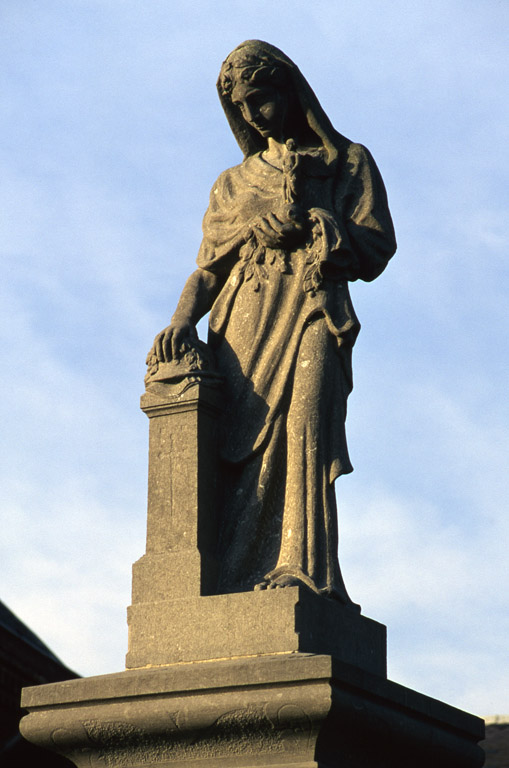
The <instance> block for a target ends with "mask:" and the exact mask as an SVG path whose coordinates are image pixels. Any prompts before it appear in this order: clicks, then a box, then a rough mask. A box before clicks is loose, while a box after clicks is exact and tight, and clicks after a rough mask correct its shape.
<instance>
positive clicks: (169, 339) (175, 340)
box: [149, 320, 198, 363]
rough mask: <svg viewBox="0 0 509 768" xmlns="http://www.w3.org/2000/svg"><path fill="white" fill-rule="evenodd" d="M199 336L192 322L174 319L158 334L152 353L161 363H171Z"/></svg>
mask: <svg viewBox="0 0 509 768" xmlns="http://www.w3.org/2000/svg"><path fill="white" fill-rule="evenodd" d="M197 338H198V335H197V333H196V328H195V327H194V325H193V324H192V323H191V322H189V321H188V320H174V321H173V322H172V323H171V324H170V325H169V326H168V327H167V328H164V329H163V330H162V331H161V332H160V333H158V334H157V336H156V337H155V339H154V344H153V346H152V349H151V353H153V354H154V355H155V356H156V358H157V359H158V360H159V362H160V363H169V362H170V361H171V360H178V359H179V358H180V357H181V356H182V355H183V354H184V353H185V352H186V350H187V349H188V348H189V347H191V346H192V345H193V343H194V342H195V341H196V340H197ZM149 355H150V353H149Z"/></svg>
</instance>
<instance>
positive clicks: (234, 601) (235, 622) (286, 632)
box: [127, 587, 386, 676]
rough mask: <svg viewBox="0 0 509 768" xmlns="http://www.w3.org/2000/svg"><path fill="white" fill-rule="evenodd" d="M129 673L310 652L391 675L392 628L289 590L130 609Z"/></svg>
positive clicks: (296, 589)
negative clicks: (181, 664) (207, 661)
mask: <svg viewBox="0 0 509 768" xmlns="http://www.w3.org/2000/svg"><path fill="white" fill-rule="evenodd" d="M128 621H129V652H128V654H127V668H135V667H144V666H148V665H161V664H174V663H176V662H182V661H196V660H202V659H222V658H229V657H235V656H251V655H259V654H272V653H288V652H290V651H305V652H308V653H327V654H331V655H333V656H335V657H336V658H337V659H340V660H342V661H345V662H347V663H349V664H353V665H356V666H359V667H361V668H362V669H365V670H367V671H369V672H372V673H374V674H378V675H382V676H385V675H386V629H385V626H383V625H382V624H379V623H378V622H376V621H373V620H372V619H368V618H366V617H364V616H360V615H359V614H358V612H357V611H355V610H354V609H349V608H346V607H345V606H343V605H341V604H340V603H338V602H336V601H333V600H328V599H326V598H324V597H320V596H318V595H315V594H313V593H312V592H310V591H309V590H306V589H305V588H303V587H286V588H284V589H275V590H267V591H258V592H241V593H237V594H231V595H214V596H211V597H198V598H193V599H190V598H182V599H180V600H173V601H165V602H153V603H142V604H138V605H134V604H133V605H132V606H131V607H130V608H129V609H128Z"/></svg>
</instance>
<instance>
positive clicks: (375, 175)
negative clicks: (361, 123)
mask: <svg viewBox="0 0 509 768" xmlns="http://www.w3.org/2000/svg"><path fill="white" fill-rule="evenodd" d="M218 90H219V97H220V99H221V103H222V105H223V109H224V111H225V113H226V117H227V119H228V122H229V124H230V127H231V129H232V131H233V133H234V135H235V138H236V139H237V141H238V143H239V145H240V148H241V149H242V151H243V153H244V160H243V162H242V163H241V164H240V165H237V166H235V167H234V168H231V169H229V170H227V171H225V172H224V173H222V174H221V175H220V177H219V179H218V180H217V182H216V183H215V185H214V187H213V189H212V192H211V195H210V205H209V208H208V210H207V212H206V214H205V218H204V222H203V234H204V237H203V242H202V245H201V247H200V251H199V254H198V260H197V263H198V269H197V270H196V271H195V272H194V273H193V274H192V275H191V277H190V278H189V279H188V281H187V283H186V285H185V288H184V290H183V293H182V296H181V298H180V301H179V303H178V306H177V309H176V312H175V314H174V315H173V318H172V320H171V324H170V325H169V326H168V327H167V328H166V329H164V330H163V331H161V333H159V334H158V336H156V339H155V341H154V345H153V347H152V350H151V352H150V353H149V358H148V362H149V366H150V365H152V366H153V367H154V366H155V368H157V365H158V364H163V363H164V364H168V363H171V362H173V363H174V364H177V365H178V363H179V361H180V360H182V359H183V358H185V357H186V355H187V357H188V358H189V356H191V358H193V355H194V356H195V357H196V354H197V353H196V350H198V358H199V359H202V356H203V355H202V352H203V349H202V347H203V346H204V345H202V343H201V342H198V339H197V334H196V330H195V326H196V323H197V322H198V320H200V318H202V317H203V316H204V315H205V314H206V313H207V312H209V311H210V319H209V337H208V346H209V350H211V352H212V354H213V356H214V358H215V364H216V367H217V370H218V372H219V374H220V375H221V376H222V377H223V378H224V396H225V411H224V417H223V419H222V422H221V435H220V474H219V493H220V500H219V509H218V514H219V542H218V561H219V563H220V576H219V583H218V588H217V591H218V592H219V593H226V592H243V591H248V590H252V589H273V588H277V587H285V586H290V585H304V586H307V587H308V588H309V589H311V590H312V591H313V592H315V593H319V594H321V595H324V596H326V597H329V598H335V599H337V600H339V601H341V602H343V603H345V604H351V603H350V599H349V597H348V595H347V592H346V589H345V586H344V583H343V579H342V576H341V572H340V568H339V562H338V555H337V549H338V526H337V513H336V499H335V494H334V481H335V479H336V478H337V477H338V476H339V475H341V474H344V473H348V472H351V471H352V466H351V464H350V460H349V457H348V451H347V445H346V438H345V417H346V404H347V398H348V395H349V393H350V391H351V389H352V369H351V352H352V347H353V345H354V342H355V339H356V336H357V334H358V332H359V327H360V326H359V322H358V320H357V317H356V315H355V312H354V310H353V306H352V303H351V299H350V295H349V291H348V282H349V281H354V280H357V279H362V280H367V281H370V280H374V279H375V278H376V277H378V275H379V274H380V273H381V272H382V271H383V269H384V268H385V266H386V264H387V262H388V260H389V259H390V257H391V256H392V254H393V253H394V251H395V249H396V243H395V238H394V230H393V226H392V221H391V216H390V213H389V209H388V205H387V196H386V192H385V188H384V185H383V181H382V179H381V177H380V173H379V171H378V169H377V167H376V165H375V162H374V161H373V159H372V157H371V155H370V154H369V152H368V151H367V149H366V148H365V147H363V146H361V145H360V144H354V143H352V142H351V141H349V140H348V139H347V138H345V137H344V136H342V135H341V134H339V133H338V132H337V131H335V130H334V128H333V127H332V125H331V123H330V121H329V119H328V117H327V116H326V115H325V113H324V111H323V109H322V108H321V106H320V104H319V102H318V100H317V98H316V96H315V94H314V93H313V91H312V90H311V88H310V86H309V85H308V83H307V81H306V80H305V79H304V77H303V76H302V74H301V73H300V71H299V70H298V68H297V67H296V66H295V64H293V62H292V61H291V60H290V59H289V58H288V57H287V56H285V54H283V53H282V52H281V51H280V50H278V49H277V48H275V47H274V46H272V45H269V44H267V43H264V42H260V41H258V40H250V41H247V42H245V43H243V44H242V45H240V46H238V47H237V48H236V49H235V50H234V51H233V52H232V53H231V54H230V55H229V56H228V58H227V59H226V61H225V62H224V63H223V65H222V68H221V72H220V75H219V80H218ZM200 345H201V346H200ZM200 350H201V352H200Z"/></svg>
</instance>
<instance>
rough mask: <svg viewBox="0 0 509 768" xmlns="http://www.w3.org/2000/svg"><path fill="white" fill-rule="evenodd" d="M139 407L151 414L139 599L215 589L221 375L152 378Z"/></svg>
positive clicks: (136, 576)
mask: <svg viewBox="0 0 509 768" xmlns="http://www.w3.org/2000/svg"><path fill="white" fill-rule="evenodd" d="M181 367H182V366H181ZM141 407H142V409H143V411H144V412H145V413H146V414H147V416H148V417H149V419H150V429H149V473H148V510H147V549H146V554H145V555H144V556H143V557H142V558H141V559H140V560H139V561H138V562H137V563H135V564H134V566H133V602H134V603H138V602H142V601H154V600H163V599H166V600H167V599H169V598H171V597H179V598H180V597H184V596H186V595H188V596H190V597H191V596H193V597H194V596H198V595H202V594H210V593H211V592H212V591H214V589H215V587H216V582H217V564H216V547H217V502H216V484H217V417H218V415H219V413H220V411H221V393H220V391H219V390H218V388H217V386H216V380H215V379H208V380H205V381H199V380H193V377H189V376H188V377H187V378H185V379H183V380H181V381H153V382H149V383H148V385H147V390H146V392H145V394H144V395H143V396H142V398H141Z"/></svg>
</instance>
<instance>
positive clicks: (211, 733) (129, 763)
mask: <svg viewBox="0 0 509 768" xmlns="http://www.w3.org/2000/svg"><path fill="white" fill-rule="evenodd" d="M22 706H23V707H25V708H26V709H27V710H28V712H29V714H28V715H27V716H26V717H25V718H24V719H23V720H22V723H21V730H22V733H23V735H24V736H25V737H26V738H27V739H29V740H30V741H32V742H35V743H36V744H39V745H40V746H45V747H48V748H49V749H52V750H54V751H57V752H60V753H61V754H63V755H65V756H67V757H69V758H70V759H71V760H72V761H73V762H74V764H75V765H76V766H80V767H81V766H82V767H83V768H84V766H87V768H96V767H97V768H99V766H100V767H101V768H104V767H105V766H108V767H110V766H111V767H114V766H119V768H120V766H121V767H122V768H140V767H141V766H158V768H164V767H166V768H170V767H172V768H177V767H182V768H204V767H205V766H207V768H255V767H256V768H264V767H265V766H266V767H267V768H269V766H271V767H273V768H290V767H292V768H339V766H341V768H409V767H410V766H411V767H412V768H431V767H432V768H480V766H481V765H482V763H483V753H482V750H480V749H479V747H477V746H476V743H477V741H478V740H480V739H481V738H482V737H483V733H484V727H483V726H484V724H483V721H482V720H479V719H478V718H476V717H473V716H472V715H468V714H466V713H464V712H461V711H459V710H457V709H454V708H453V707H450V706H447V705H446V704H443V703H441V702H439V701H436V700H433V699H430V698H428V697H427V696H423V695H421V694H419V693H416V692H415V691H412V690H409V689H407V688H404V687H402V686H400V685H396V684H395V683H392V682H390V681H387V680H386V679H384V678H383V677H382V676H378V675H372V674H369V673H367V672H363V671H362V670H360V669H358V668H355V667H352V666H350V665H348V664H344V663H342V662H339V661H338V660H335V659H333V658H331V657H330V656H326V655H307V654H302V653H294V654H281V655H276V656H263V657H257V658H250V659H247V658H246V659H230V660H225V661H215V662H214V661H212V662H197V663H193V664H175V665H170V666H167V667H159V668H153V669H137V670H127V671H125V672H120V673H118V674H113V675H105V676H101V677H92V678H88V679H83V680H71V681H69V682H65V683H56V684H51V685H43V686H37V687H34V688H26V689H25V690H24V692H23V700H22Z"/></svg>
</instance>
